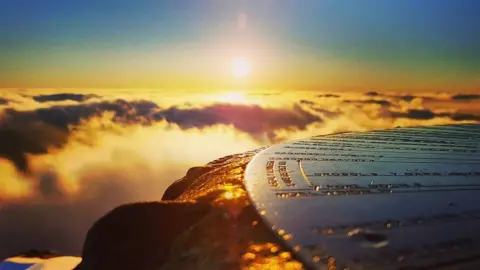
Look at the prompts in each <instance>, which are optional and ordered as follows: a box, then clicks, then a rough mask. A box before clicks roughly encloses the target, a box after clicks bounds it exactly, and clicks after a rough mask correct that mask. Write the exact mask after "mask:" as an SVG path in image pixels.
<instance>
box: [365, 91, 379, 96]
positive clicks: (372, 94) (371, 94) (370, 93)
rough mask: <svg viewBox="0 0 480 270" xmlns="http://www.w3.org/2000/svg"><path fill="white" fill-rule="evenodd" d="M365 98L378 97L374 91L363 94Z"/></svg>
mask: <svg viewBox="0 0 480 270" xmlns="http://www.w3.org/2000/svg"><path fill="white" fill-rule="evenodd" d="M365 96H369V97H376V96H378V92H375V91H371V92H367V93H365Z"/></svg>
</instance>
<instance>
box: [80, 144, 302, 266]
mask: <svg viewBox="0 0 480 270" xmlns="http://www.w3.org/2000/svg"><path fill="white" fill-rule="evenodd" d="M260 150H261V149H258V150H255V151H250V152H246V153H243V154H237V155H231V156H227V157H224V158H221V159H218V160H215V161H213V162H210V163H208V164H206V165H205V166H202V167H194V168H191V169H190V170H188V172H187V174H186V176H185V177H183V178H182V179H180V180H178V181H176V182H174V183H173V184H172V185H171V186H170V187H169V188H168V189H167V190H166V191H165V194H164V195H163V199H162V201H160V202H145V203H136V204H129V205H124V206H120V207H118V208H116V209H114V210H112V211H111V212H109V213H108V214H106V215H105V216H104V217H102V218H101V219H100V220H98V221H97V222H96V223H95V224H94V225H93V226H92V228H91V229H90V230H89V232H88V234H87V237H86V241H85V244H84V247H83V254H82V257H83V261H82V263H81V264H80V265H79V266H78V267H77V268H76V270H87V269H138V270H141V269H162V270H166V269H172V270H173V269H302V265H301V264H300V263H299V262H298V261H296V260H294V259H293V258H292V254H291V253H290V252H288V251H285V250H284V249H283V248H282V247H281V246H280V243H279V242H278V241H277V238H276V237H275V236H274V235H273V234H272V233H271V231H270V230H269V229H268V228H267V227H265V225H263V223H262V222H261V221H260V217H259V216H258V214H257V213H256V211H255V209H254V207H253V206H251V205H250V201H249V199H248V195H247V193H246V191H245V188H244V185H243V174H244V170H245V167H246V165H247V164H248V162H249V161H250V159H251V158H252V157H253V155H255V154H256V153H257V152H259V151H260Z"/></svg>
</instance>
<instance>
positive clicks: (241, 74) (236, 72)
mask: <svg viewBox="0 0 480 270" xmlns="http://www.w3.org/2000/svg"><path fill="white" fill-rule="evenodd" d="M232 73H233V76H235V78H238V79H241V78H245V77H247V76H248V74H250V62H249V61H248V60H247V59H245V58H243V57H237V58H235V59H234V60H233V62H232Z"/></svg>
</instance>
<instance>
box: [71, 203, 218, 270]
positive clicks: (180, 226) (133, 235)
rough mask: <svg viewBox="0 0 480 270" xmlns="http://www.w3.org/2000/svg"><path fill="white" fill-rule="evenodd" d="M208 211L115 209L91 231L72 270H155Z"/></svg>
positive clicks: (193, 206) (187, 206) (151, 206)
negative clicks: (80, 259)
mask: <svg viewBox="0 0 480 270" xmlns="http://www.w3.org/2000/svg"><path fill="white" fill-rule="evenodd" d="M209 210H210V206H209V205H204V204H199V203H176V202H149V203H134V204H128V205H123V206H120V207H117V208H116V209H114V210H112V211H111V212H109V213H107V214H106V215H105V216H103V217H102V218H100V219H99V220H98V221H97V222H96V223H95V224H94V225H93V226H92V228H90V230H89V231H88V233H87V237H86V240H85V243H84V246H83V251H82V258H83V260H82V263H81V264H80V265H79V266H77V267H76V268H75V270H86V269H88V270H94V269H102V270H103V269H132V270H133V269H135V270H142V269H157V268H158V267H160V266H161V265H162V264H163V263H164V262H165V260H166V259H167V258H168V256H169V250H170V248H171V245H172V243H173V242H174V241H175V240H176V238H177V236H178V235H180V234H181V233H182V232H184V231H185V230H187V229H188V228H190V227H191V226H192V225H193V224H195V223H196V222H198V221H199V220H201V218H202V217H203V216H204V215H205V214H206V213H207V212H208V211H209Z"/></svg>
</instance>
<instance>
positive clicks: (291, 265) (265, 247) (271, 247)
mask: <svg viewBox="0 0 480 270" xmlns="http://www.w3.org/2000/svg"><path fill="white" fill-rule="evenodd" d="M242 269H245V270H246V269H248V270H251V269H252V270H253V269H290V270H293V269H303V265H302V264H301V263H300V262H298V261H295V260H294V259H293V257H292V254H291V253H290V252H287V251H282V250H281V248H280V246H278V245H277V244H274V243H270V242H266V243H263V244H251V245H250V246H249V247H248V250H247V251H246V252H245V254H243V256H242Z"/></svg>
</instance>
